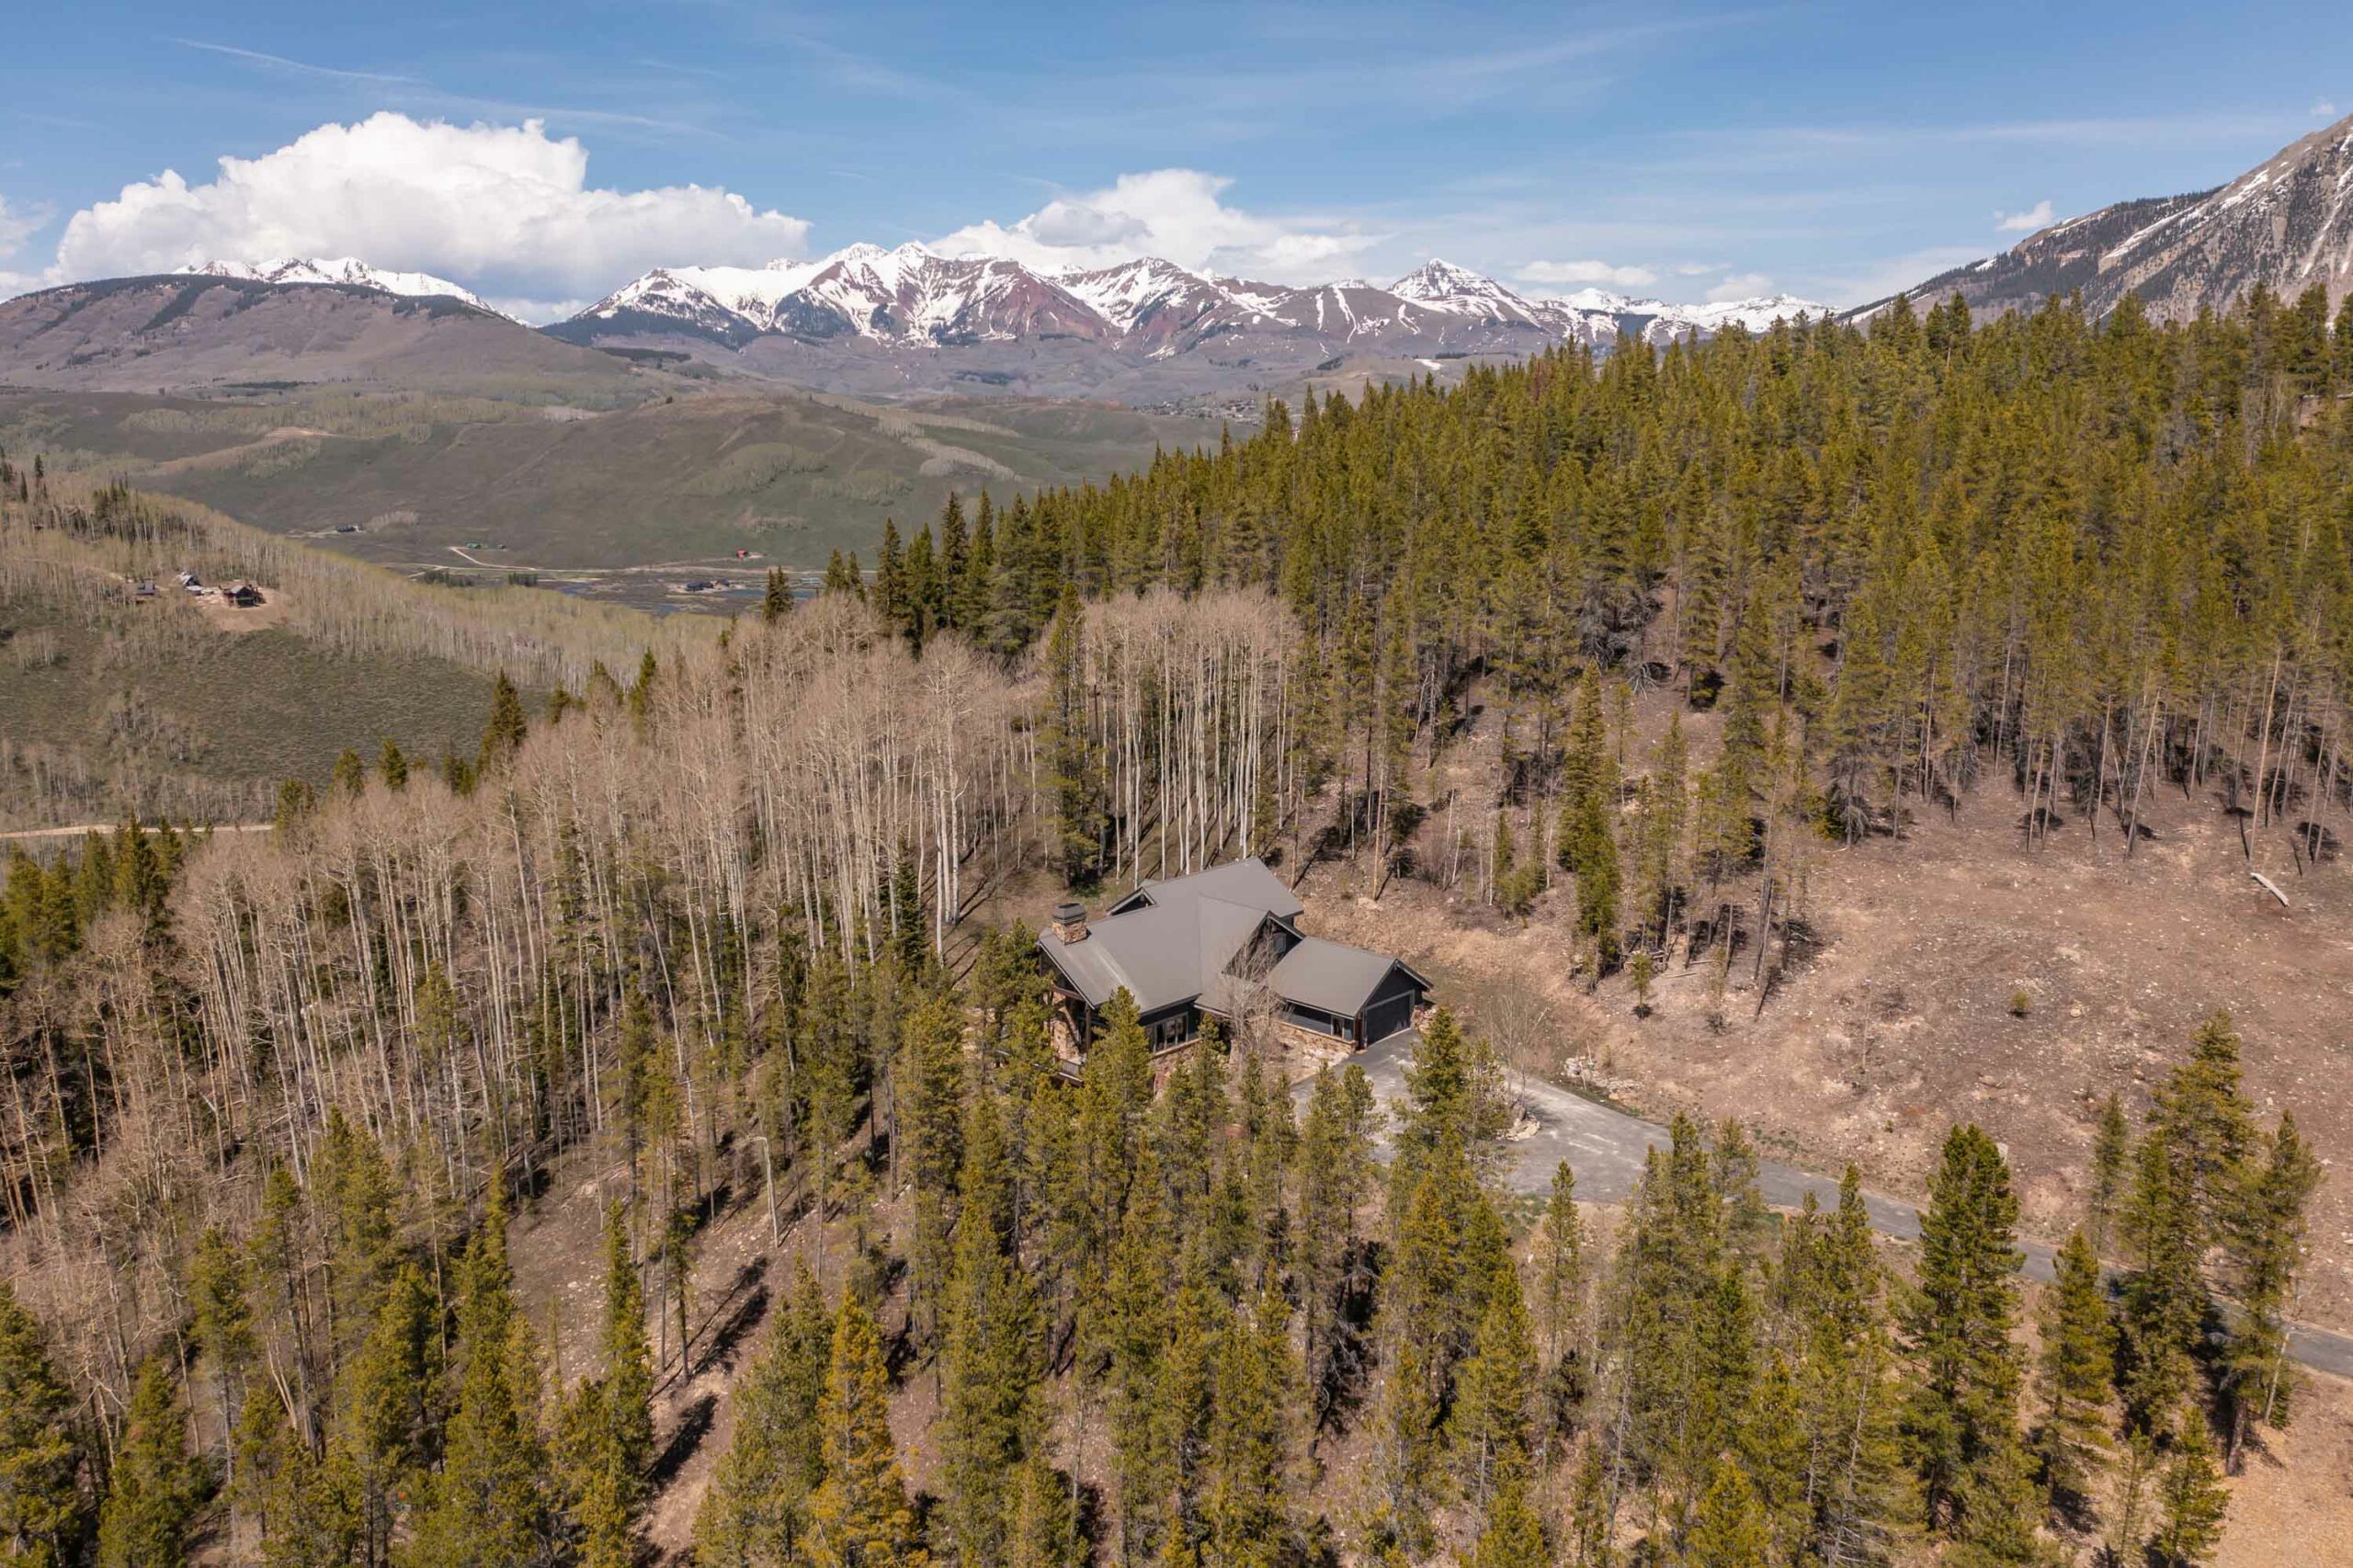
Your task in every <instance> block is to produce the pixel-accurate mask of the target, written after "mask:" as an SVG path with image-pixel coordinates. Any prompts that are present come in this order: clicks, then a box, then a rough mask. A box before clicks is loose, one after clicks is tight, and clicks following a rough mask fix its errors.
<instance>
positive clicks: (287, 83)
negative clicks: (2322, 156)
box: [0, 0, 2353, 315]
mask: <svg viewBox="0 0 2353 1568" xmlns="http://www.w3.org/2000/svg"><path fill="white" fill-rule="evenodd" d="M9 32H10V37H9V45H8V48H7V51H6V57H5V59H0V285H6V286H7V289H8V290H16V289H23V288H28V287H35V286H38V285H39V284H40V283H43V282H47V281H55V280H62V279H64V278H73V277H81V276H93V275H102V274H105V273H108V272H120V271H130V270H153V269H155V268H156V267H159V266H162V265H167V264H168V265H176V264H177V262H179V261H182V260H189V259H198V258H199V255H200V254H201V255H210V254H216V253H233V252H244V253H245V254H244V259H256V258H258V256H261V255H275V254H283V253H285V252H286V251H288V250H295V251H300V252H301V253H304V254H332V255H358V256H362V257H363V258H365V259H367V260H369V261H372V262H374V263H376V264H378V265H380V266H391V267H414V268H418V269H422V270H427V271H434V272H438V273H441V274H442V275H444V276H449V277H453V278H457V279H458V280H459V281H460V282H464V283H468V284H470V285H472V286H475V287H477V288H479V289H481V290H483V292H485V293H488V294H491V295H492V296H494V298H497V299H500V300H502V301H510V302H513V303H515V304H516V305H517V306H518V307H520V308H524V309H526V310H528V311H529V312H532V313H535V314H542V315H543V314H546V313H548V312H553V311H557V310H560V309H563V308H564V307H566V306H568V305H571V304H573V303H574V302H577V301H585V300H587V299H593V298H594V297H595V296H596V295H597V294H598V293H601V292H602V291H604V290H607V289H609V288H611V287H613V286H615V285H617V284H619V283H620V282H622V281H625V280H626V278H628V277H630V276H633V275H634V274H635V273H636V272H638V271H641V270H642V269H643V268H644V267H648V266H652V265H660V264H687V263H695V262H724V263H730V264H736V265H744V264H756V263H757V262H759V261H761V260H765V259H767V258H770V257H772V256H786V255H814V254H821V253H823V252H824V251H826V250H830V249H833V248H835V247H837V246H840V245H842V244H848V243H850V242H851V241H854V240H871V241H875V242H878V243H881V244H897V243H899V242H901V241H904V240H909V239H919V240H923V241H926V242H930V243H940V244H946V245H947V246H948V247H949V248H980V247H987V248H995V249H1005V250H1010V251H1013V252H1015V253H1016V254H1021V255H1024V256H1029V257H1031V258H1033V259H1038V260H1040V261H1046V262H1060V263H1077V262H1084V261H1090V260H1096V259H1100V258H1102V257H1105V256H1111V255H1116V254H1121V253H1134V252H1138V251H1158V252H1161V253H1163V254H1169V255H1170V256H1171V258H1172V259H1175V260H1177V261H1180V262H1183V263H1185V264H1186V265H1190V266H1199V267H1216V268H1218V269H1220V270H1229V271H1236V272H1246V273H1251V274H1254V275H1258V276H1266V277H1271V278H1282V279H1285V280H1292V281H1306V280H1313V279H1319V278H1330V277H1337V276H1347V275H1361V276H1366V277H1371V278H1383V279H1385V278H1390V277H1393V276H1395V275H1396V274H1398V273H1400V272H1402V271H1404V270H1405V269H1406V268H1408V267H1411V266H1413V265H1415V264H1416V263H1417V262H1419V261H1420V260H1422V259H1425V258H1426V257H1427V256H1433V255H1441V256H1446V257H1448V258H1449V259H1450V260H1453V261H1456V262H1459V263H1461V264H1463V265H1466V266H1470V267H1477V268H1479V269H1481V270H1483V271H1487V272H1491V273H1493V274H1495V275H1496V276H1497V277H1500V278H1505V279H1506V281H1509V282H1512V283H1514V284H1515V285H1517V286H1519V287H1523V288H1529V289H1533V290H1539V291H1542V290H1553V291H1564V290H1568V289H1571V288H1574V287H1577V286H1579V285H1581V284H1584V283H1597V284H1603V285H1606V286H1611V287H1618V288H1621V289H1624V290H1627V291H1630V292H1634V293H1646V294H1655V295H1659V296H1663V297H1665V298H1669V299H1685V300H1697V299H1700V298H1704V297H1707V296H1709V295H1711V294H1714V295H1716V296H1717V297H1730V296H1731V295H1733V294H1735V293H1745V292H1756V291H1764V290H1768V289H1771V290H1788V291H1790V292H1793V293H1796V294H1799V295H1801V296H1803V297H1807V298H1812V299H1817V300H1822V301H1828V302H1831V303H1835V304H1846V303H1851V302H1856V301H1860V300H1863V299H1867V298H1870V297H1873V296H1875V295H1877V294H1879V293H1881V292H1884V291H1886V290H1888V289H1890V288H1893V287H1895V286H1897V285H1900V284H1903V283H1905V282H1909V281H1914V280H1916V279H1917V278H1921V277H1924V276H1926V275H1927V274H1928V273H1930V272H1933V271H1935V270H1938V268H1940V267H1944V266H1948V265H1950V264H1952V263H1954V262H1957V261H1960V260H1964V259H1967V258H1969V257H1972V256H1980V255H1984V254H1986V253H1987V252H1990V251H1992V250H1995V249H1999V248H2000V247H2001V246H2003V245H2005V244H2008V243H2010V242H2011V241H2012V240H2014V239H2015V238H2016V237H2017V235H2018V233H2020V232H2023V230H2022V229H2018V228H2013V229H2010V230H2005V229H2004V228H2003V227H2002V226H2001V224H2002V222H2003V220H2004V218H2005V217H2008V218H2010V219H2011V220H2012V221H2013V222H2015V223H2017V224H2021V225H2024V224H2029V222H2030V221H2031V218H2032V216H2033V215H2035V214H2038V213H2040V212H2042V211H2044V210H2046V209H2044V207H2043V206H2042V204H2043V203H2046V202H2047V203H2049V207H2048V209H2047V210H2048V211H2049V212H2050V213H2052V214H2055V215H2058V216H2066V215H2068V214H2070V213H2072V212H2076V211H2081V210H2086V209H2089V208H2092V207H2096V206H2098V205H2101V204H2103V203H2105V202H2107V201H2110V200H2115V199H2121V198H2124V197H2129V196H2142V195H2152V194H2158V193H2165V192H2171V191H2176V190H2180V189H2188V188H2194V187H2200V186H2202V185H2207V184H2212V183H2217V182H2220V181H2222V180H2223V179H2226V178H2228V177H2230V176H2233V175H2234V174H2236V173H2238V172H2239V171H2241V170H2242V169H2244V168H2245V167H2246V166H2247V165H2251V164H2253V163H2255V162H2256V161H2258V160H2259V159H2261V158H2262V157H2264V156H2266V155H2267V154H2268V153H2271V152H2273V151H2275V150H2276V149H2277V148H2279V146H2281V145H2282V144H2284V143H2286V142H2290V141H2293V140H2294V139H2296V138H2297V137H2299V136H2302V135H2303V134H2305V133H2307V132H2308V131H2313V130H2314V129H2317V128H2318V127H2319V126H2320V125H2321V124H2323V123H2325V122H2326V121H2327V120H2330V119H2336V118H2338V117H2340V116H2342V115H2345V114H2347V113H2353V28H2348V27H2347V26H2346V25H2345V22H2344V16H2343V13H2342V11H2341V9H2340V8H2339V7H2338V6H2334V5H2322V4H2317V3H2315V4H2310V5H2264V4H2252V5H2247V4H2243V5H2238V6H2214V5H2211V4H2207V5H2200V6H2186V5H2173V4H2147V3H2143V4H2135V5H2131V6H2125V5H2119V4H2113V3H2111V0H2091V3H2086V4H2075V5H2052V4H2048V3H2045V4H2040V5H2034V6H2023V5H2018V6H2012V5H1994V6H1974V7H1969V8H1965V9H1964V8H1962V7H1953V6H1935V7H1928V6H1916V7H1913V6H1905V7H1890V6H1878V5H1863V4H1853V5H1849V4H1838V3H1824V4H1812V5H1793V6H1773V5H1757V6H1644V7H1629V6H1596V7H1566V6H1474V7H1459V6H1452V7H1438V6H1416V5H1382V4H1368V5H1357V6H1347V7H1323V6H1284V5H1279V4H1277V5H1266V4H1260V5H1247V6H1201V5H1190V6H1159V5H1148V4H1139V5H1124V6H1087V7H1077V6H1032V5H998V6H972V5H966V6H954V7H947V6H913V5H903V4H894V3H890V0H879V3H872V4H863V5H859V6H855V7H852V6H806V7H804V6H780V5H768V4H761V3H756V0H631V3H628V4H618V3H606V0H583V3H574V4H570V5H566V6H552V5H551V6H496V5H487V4H475V5H453V4H445V3H443V0H404V4H402V5H399V6H381V5H377V6H336V5H333V4H328V3H324V0H313V3H311V4H304V5H293V4H285V3H282V0H243V3H240V4H236V5H223V4H217V3H214V0H170V3H168V4H165V3H154V4H125V3H109V0H85V3H83V4H80V5H76V6H27V7H24V8H22V9H21V10H20V11H19V13H18V15H17V17H15V18H13V19H12V21H11V24H10V28H9ZM224 157H225V158H230V159H235V160H242V161H243V162H241V163H239V164H238V165H235V166H234V167H233V168H231V169H227V170H224V168H223V165H222V163H221V160H222V159H223V158H224ZM166 171H170V173H171V176H176V177H167V176H166ZM2020 215H2025V216H2020Z"/></svg>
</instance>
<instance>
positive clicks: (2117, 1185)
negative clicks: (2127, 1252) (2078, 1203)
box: [2085, 1094, 2132, 1254]
mask: <svg viewBox="0 0 2353 1568" xmlns="http://www.w3.org/2000/svg"><path fill="white" fill-rule="evenodd" d="M2131 1158H2132V1124H2131V1122H2130V1121H2127V1120H2126V1119H2125V1117H2124V1105H2123V1102H2122V1101H2120V1100H2119V1099H2118V1098H2117V1097H2116V1096H2115V1095H2113V1094H2110V1095H2109V1096H2108V1098H2107V1099H2106V1100H2105V1101H2103V1102H2102V1103H2101V1105H2100V1109H2099V1131H2098V1133H2097V1136H2096V1137H2095V1138H2094V1140H2093V1142H2092V1173H2091V1174H2092V1180H2091V1197H2090V1200H2089V1202H2088V1205H2087V1210H2088V1211H2087V1212H2086V1215H2085V1233H2086V1240H2088V1241H2089V1242H2090V1244H2091V1247H2092V1251H2093V1252H2094V1253H2096V1254H2097V1252H2098V1251H2099V1250H2100V1249H2101V1248H2103V1247H2105V1246H2106V1245H2107V1244H2108V1239H2109V1226H2110V1225H2112V1224H2114V1223H2115V1221H2116V1210H2117V1204H2118V1203H2119V1202H2120V1200H2121V1199H2122V1197H2123V1194H2124V1180H2125V1176H2127V1174H2128V1173H2129V1170H2130V1166H2131Z"/></svg>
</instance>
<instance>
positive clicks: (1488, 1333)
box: [1449, 1267, 1536, 1506]
mask: <svg viewBox="0 0 2353 1568" xmlns="http://www.w3.org/2000/svg"><path fill="white" fill-rule="evenodd" d="M1535 1387H1536V1347H1535V1345H1534V1344H1533V1342H1532V1336H1531V1335H1530V1334H1529V1323H1528V1307H1527V1305H1526V1303H1525V1302H1524V1301H1522V1299H1521V1295H1520V1288H1519V1278H1518V1272H1517V1271H1516V1270H1514V1269H1511V1268H1509V1267H1506V1269H1505V1270H1504V1271H1503V1273H1502V1276H1501V1278H1498V1279H1497V1280H1496V1281H1495V1283H1494V1285H1493V1286H1492V1287H1491V1288H1490V1290H1488V1292H1487V1311H1486V1315H1485V1316H1484V1317H1483V1318H1482V1319H1481V1320H1480V1324H1479V1333H1478V1348H1477V1350H1476V1352H1475V1353H1474V1354H1473V1355H1472V1358H1471V1359H1470V1360H1469V1361H1468V1362H1467V1363H1466V1364H1465V1365H1464V1367H1463V1369H1462V1376H1461V1379H1460V1380H1459V1381H1457V1383H1456V1386H1455V1397H1454V1408H1453V1410H1452V1412H1451V1413H1450V1415H1449V1423H1450V1437H1451V1438H1452V1441H1453V1445H1454V1455H1455V1466H1456V1469H1457V1470H1458V1471H1459V1472H1460V1473H1461V1476H1462V1480H1463V1484H1464V1487H1465V1489H1466V1490H1467V1491H1468V1492H1469V1494H1470V1495H1471V1497H1472V1500H1473V1501H1474V1502H1476V1503H1479V1504H1481V1505H1482V1506H1483V1505H1484V1504H1485V1502H1486V1500H1487V1494H1488V1492H1489V1490H1490V1488H1491V1487H1492V1486H1493V1485H1494V1483H1495V1473H1496V1471H1497V1470H1498V1469H1499V1468H1500V1467H1503V1466H1506V1465H1518V1464H1521V1463H1524V1462H1525V1461H1526V1460H1527V1458H1528V1450H1529V1409H1530V1406H1531V1404H1532V1403H1533V1395H1534V1392H1535Z"/></svg>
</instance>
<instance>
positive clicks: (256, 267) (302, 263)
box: [179, 256, 500, 314]
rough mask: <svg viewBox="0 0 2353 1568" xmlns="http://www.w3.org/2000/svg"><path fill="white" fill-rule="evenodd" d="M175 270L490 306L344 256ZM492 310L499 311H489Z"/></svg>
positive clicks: (445, 286) (414, 275) (451, 286)
mask: <svg viewBox="0 0 2353 1568" xmlns="http://www.w3.org/2000/svg"><path fill="white" fill-rule="evenodd" d="M179 270H180V271H181V272H183V273H187V274H189V275H191V276H196V277H203V278H245V279H248V280H249V281H252V282H255V283H281V284H296V283H340V284H346V285H348V286H350V287H352V288H355V289H373V290H377V291H378V292H380V293H384V294H405V295H408V296H410V297H411V298H414V299H431V298H434V297H436V296H440V295H446V296H447V297H449V298H450V299H453V300H460V301H464V302H465V303H467V304H469V305H472V306H473V307H474V309H476V310H478V311H489V310H491V306H490V305H489V304H488V303H487V302H486V301H483V299H482V297H481V296H479V295H477V294H475V293H473V292H472V291H471V290H466V289H463V288H460V286H459V285H457V284H455V283H452V282H450V281H449V279H448V278H436V277H434V276H433V275H432V274H431V273H429V272H395V271H393V270H392V269H391V268H389V267H370V266H369V265H368V264H367V263H366V262H364V261H360V260H358V258H356V257H353V256H335V257H330V258H324V259H322V258H318V257H313V256H281V257H278V258H276V259H274V260H270V261H206V262H199V263H198V264H196V265H195V266H193V267H181V268H179ZM492 313H493V314H498V313H500V312H495V311H493V312H492Z"/></svg>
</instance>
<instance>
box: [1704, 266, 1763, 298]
mask: <svg viewBox="0 0 2353 1568" xmlns="http://www.w3.org/2000/svg"><path fill="white" fill-rule="evenodd" d="M1772 289H1773V280H1772V279H1771V278H1768V277H1766V276H1765V275H1764V274H1763V273H1761V272H1733V273H1728V274H1726V275H1725V277H1724V278H1723V281H1722V282H1720V283H1718V284H1717V285H1716V286H1715V287H1714V288H1712V289H1710V290H1708V302H1709V303H1710V304H1711V305H1720V304H1722V303H1723V302H1724V301H1728V300H1753V299H1755V298H1756V297H1757V296H1758V295H1760V294H1768V293H1770V292H1772Z"/></svg>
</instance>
